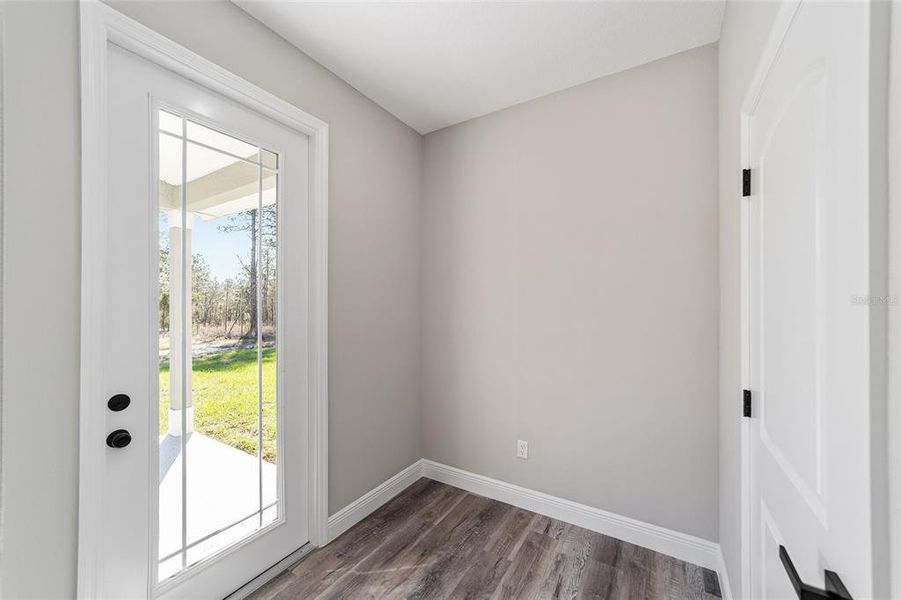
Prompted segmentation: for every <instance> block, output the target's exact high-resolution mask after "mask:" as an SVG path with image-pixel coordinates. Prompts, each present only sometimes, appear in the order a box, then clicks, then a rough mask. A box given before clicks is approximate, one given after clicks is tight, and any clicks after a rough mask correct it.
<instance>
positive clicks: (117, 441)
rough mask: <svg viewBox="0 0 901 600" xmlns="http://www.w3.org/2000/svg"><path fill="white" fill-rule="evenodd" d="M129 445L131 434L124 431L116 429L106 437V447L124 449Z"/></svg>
mask: <svg viewBox="0 0 901 600" xmlns="http://www.w3.org/2000/svg"><path fill="white" fill-rule="evenodd" d="M130 443H131V434H130V433H128V432H127V431H125V430H124V429H117V430H115V431H114V432H112V433H111V434H109V435H108V436H106V445H107V446H109V447H110V448H124V447H125V446H127V445H129V444H130Z"/></svg>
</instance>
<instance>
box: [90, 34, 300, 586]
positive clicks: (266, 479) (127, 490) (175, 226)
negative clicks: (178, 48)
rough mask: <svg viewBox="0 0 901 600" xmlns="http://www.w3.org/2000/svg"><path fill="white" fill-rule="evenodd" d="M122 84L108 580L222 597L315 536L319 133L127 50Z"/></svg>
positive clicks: (114, 129) (110, 373) (112, 190)
mask: <svg viewBox="0 0 901 600" xmlns="http://www.w3.org/2000/svg"><path fill="white" fill-rule="evenodd" d="M107 84H108V98H107V111H108V131H109V139H108V142H107V143H108V165H109V166H108V172H109V179H108V198H109V210H108V214H106V215H104V218H105V219H106V222H105V224H104V225H105V231H106V241H105V244H106V245H105V247H104V249H103V251H104V252H105V257H104V259H105V262H106V265H107V267H106V273H107V277H106V281H104V282H103V284H102V290H103V291H102V293H101V297H100V298H98V301H99V302H102V303H103V304H104V305H105V306H106V308H107V312H106V321H105V323H104V325H103V328H102V331H101V332H99V338H100V339H101V340H102V347H103V351H102V352H103V363H104V369H103V372H102V373H101V374H99V375H98V376H99V377H100V379H101V385H102V388H103V389H105V390H106V398H113V397H114V396H116V395H117V394H124V395H127V396H128V397H129V399H130V404H129V405H128V406H127V407H125V408H124V409H122V410H113V409H112V408H111V409H110V410H108V411H107V412H106V424H107V432H109V433H110V436H111V437H109V438H108V439H107V445H108V447H107V448H106V456H105V462H104V464H103V466H102V468H103V470H104V472H103V482H104V483H103V506H104V516H103V524H102V526H103V539H102V562H103V569H102V582H101V585H100V588H101V593H102V595H103V596H105V597H108V598H140V597H147V596H150V595H154V596H163V597H190V598H221V597H223V596H225V595H227V594H228V593H230V592H232V591H234V590H235V589H236V588H238V587H240V586H241V585H242V584H244V583H245V582H247V581H248V580H250V579H252V578H253V577H254V576H256V575H257V574H259V573H260V572H262V571H264V570H265V569H266V568H268V567H269V566H271V565H272V564H274V563H276V562H277V561H279V560H280V559H282V558H283V557H285V556H286V555H288V554H290V553H291V552H292V551H294V550H296V549H297V548H298V547H300V546H303V545H304V544H305V543H306V542H307V541H308V540H309V524H308V491H309V486H308V480H309V473H308V471H309V468H308V460H307V453H308V439H309V425H308V402H309V398H308V387H307V382H308V380H309V374H308V354H307V353H308V337H309V331H308V316H309V315H308V304H309V302H308V301H307V298H308V294H309V282H308V264H309V256H308V252H309V243H308V241H309V237H308V231H309V222H308V221H309V207H308V189H309V185H308V164H309V156H308V152H309V147H308V141H309V140H308V137H307V136H306V135H304V134H302V133H300V132H298V131H295V130H292V129H290V128H288V127H285V126H284V125H282V124H279V123H276V122H274V121H272V120H270V119H268V118H266V117H264V116H262V115H261V114H258V113H256V112H254V111H253V110H250V109H249V108H247V107H245V106H242V105H239V104H237V103H234V102H232V101H230V100H227V99H225V98H224V97H222V96H220V95H218V94H217V93H214V92H213V91H211V90H209V89H207V88H204V87H203V86H201V85H198V84H197V83H194V82H191V81H189V80H187V79H184V78H182V77H181V76H179V75H177V74H175V73H173V72H171V71H168V70H166V69H164V68H162V67H160V66H157V65H155V64H152V63H150V62H148V61H146V60H144V59H143V58H140V57H138V56H137V55H135V54H132V53H130V52H128V51H126V50H123V49H121V48H117V47H115V46H111V47H110V50H109V54H108V81H107ZM106 398H104V399H103V401H104V402H106ZM118 400H122V397H121V396H119V397H118ZM112 404H113V405H115V402H113V403H112ZM113 408H118V407H117V406H113ZM115 432H118V436H117V435H116V434H115ZM129 436H130V443H127V445H124V444H125V443H126V442H127V441H128V440H129ZM100 443H103V442H102V441H100Z"/></svg>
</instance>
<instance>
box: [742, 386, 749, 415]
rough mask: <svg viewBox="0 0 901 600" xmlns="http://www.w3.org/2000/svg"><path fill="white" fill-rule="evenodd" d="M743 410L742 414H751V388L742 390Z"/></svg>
mask: <svg viewBox="0 0 901 600" xmlns="http://www.w3.org/2000/svg"><path fill="white" fill-rule="evenodd" d="M741 396H742V411H741V414H742V415H744V416H746V417H750V416H751V390H742V395H741Z"/></svg>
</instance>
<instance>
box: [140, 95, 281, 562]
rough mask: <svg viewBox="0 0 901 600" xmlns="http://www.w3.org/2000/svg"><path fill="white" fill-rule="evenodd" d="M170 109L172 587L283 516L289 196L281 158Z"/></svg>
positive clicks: (166, 351)
mask: <svg viewBox="0 0 901 600" xmlns="http://www.w3.org/2000/svg"><path fill="white" fill-rule="evenodd" d="M164 114H166V113H162V112H161V117H160V123H161V126H162V124H163V123H164V122H165V123H166V127H167V129H168V130H167V131H166V132H165V133H161V134H160V138H161V142H160V179H161V182H162V183H161V186H160V188H161V191H160V280H161V285H160V307H161V309H160V348H161V352H160V434H161V436H160V474H161V479H160V488H159V493H160V498H159V506H160V510H159V534H160V543H159V567H158V570H159V579H160V580H163V579H165V578H166V577H169V576H171V575H173V574H175V573H177V572H178V571H180V570H182V569H184V568H186V567H189V566H191V565H192V564H194V563H196V562H199V561H201V560H204V559H206V558H208V557H210V556H212V555H213V554H215V553H217V552H219V551H220V550H222V549H224V548H226V547H228V546H230V545H232V544H234V543H235V542H237V541H240V540H241V539H243V538H245V537H247V536H248V535H251V534H252V533H254V532H255V531H258V530H259V529H260V528H261V527H263V526H265V525H266V524H268V523H271V522H272V521H273V520H274V519H275V518H276V516H277V514H278V486H277V480H278V478H277V467H276V464H277V461H276V457H277V451H276V448H277V429H278V428H277V421H278V410H277V405H278V402H277V398H278V394H277V378H276V368H275V366H276V360H275V356H276V341H275V340H276V336H275V331H276V317H277V312H276V307H277V304H278V302H277V294H276V290H277V269H276V264H277V256H276V255H277V251H278V249H277V243H276V240H277V230H278V210H277V206H278V202H277V200H278V189H277V186H276V181H277V172H276V171H275V170H272V169H265V168H264V167H263V165H262V164H261V159H260V157H261V155H262V154H265V155H271V154H272V153H271V152H269V151H263V150H262V149H261V148H259V147H257V146H253V145H251V144H248V143H246V142H243V141H241V140H238V139H236V138H233V137H231V136H227V135H225V134H222V133H219V132H217V131H214V130H212V129H209V128H207V127H204V126H202V125H198V124H196V123H192V122H191V121H190V120H182V119H181V118H180V117H174V115H166V118H165V119H164V118H163V115H164ZM172 118H177V119H179V121H180V122H181V131H182V132H183V135H176V134H173V133H171V132H172V131H173V130H174V129H175V127H173V126H172ZM164 138H165V143H164V142H163V139H164ZM182 156H184V160H182ZM269 162H276V164H277V159H271V160H270V161H269ZM183 181H184V182H187V183H186V185H182V182H183ZM164 191H165V197H164ZM164 275H167V277H166V278H165V280H166V285H163V280H164ZM164 306H165V307H166V310H165V311H164V310H163V307H164ZM164 314H165V315H166V317H167V318H166V319H165V320H164ZM173 314H176V315H177V318H173V317H172V315H173ZM173 467H174V468H173Z"/></svg>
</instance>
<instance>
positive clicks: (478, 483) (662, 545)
mask: <svg viewBox="0 0 901 600" xmlns="http://www.w3.org/2000/svg"><path fill="white" fill-rule="evenodd" d="M423 464H424V465H423V470H422V474H423V476H425V477H428V478H429V479H434V480H435V481H440V482H442V483H446V484H448V485H452V486H454V487H458V488H461V489H464V490H466V491H468V492H472V493H474V494H479V495H480V496H486V497H488V498H493V499H495V500H500V501H501V502H506V503H507V504H512V505H513V506H518V507H520V508H524V509H526V510H531V511H533V512H536V513H538V514H541V515H545V516H548V517H551V518H554V519H559V520H560V521H565V522H567V523H572V524H573V525H578V526H579V527H584V528H585V529H590V530H591V531H596V532H598V533H603V534H604V535H609V536H610V537H615V538H617V539H620V540H623V541H624V542H629V543H630V544H635V545H637V546H644V547H645V548H650V549H651V550H654V551H656V552H661V553H663V554H667V555H669V556H672V557H675V558H678V559H680V560H684V561H686V562H690V563H693V564H696V565H699V566H702V567H706V568H708V569H711V570H714V571H717V570H719V565H720V559H719V554H720V547H719V544H717V543H715V542H711V541H708V540H704V539H701V538H699V537H695V536H693V535H688V534H687V533H680V532H678V531H673V530H671V529H666V528H665V527H660V526H657V525H651V524H650V523H644V522H642V521H638V520H636V519H632V518H629V517H624V516H622V515H617V514H615V513H611V512H607V511H606V510H601V509H599V508H593V507H591V506H586V505H584V504H579V503H578V502H572V501H571V500H564V499H563V498H557V497H556V496H551V495H549V494H545V493H542V492H536V491H535V490H530V489H527V488H524V487H520V486H518V485H513V484H512V483H506V482H504V481H498V480H497V479H491V478H490V477H485V476H483V475H476V474H475V473H470V472H469V471H464V470H462V469H457V468H455V467H449V466H447V465H442V464H440V463H436V462H433V461H430V460H423Z"/></svg>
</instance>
